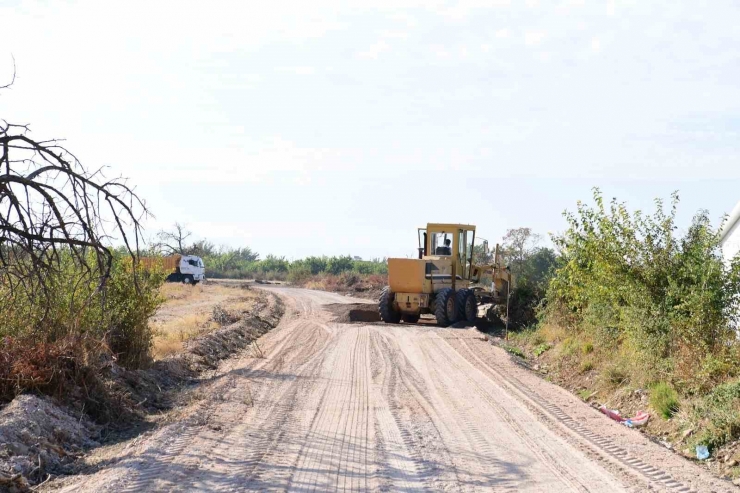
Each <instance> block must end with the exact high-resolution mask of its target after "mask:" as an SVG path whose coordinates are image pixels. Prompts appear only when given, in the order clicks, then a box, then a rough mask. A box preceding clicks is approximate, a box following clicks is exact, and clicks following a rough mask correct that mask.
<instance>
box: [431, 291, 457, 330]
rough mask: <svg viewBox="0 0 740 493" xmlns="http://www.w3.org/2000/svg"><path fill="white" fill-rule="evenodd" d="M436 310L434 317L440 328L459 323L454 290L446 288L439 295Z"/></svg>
mask: <svg viewBox="0 0 740 493" xmlns="http://www.w3.org/2000/svg"><path fill="white" fill-rule="evenodd" d="M435 303H436V308H435V309H434V316H435V317H437V324H439V326H440V327H447V326H449V325H451V324H454V323H455V322H456V321H457V310H456V309H455V291H453V290H452V288H444V289H442V290H441V291H440V292H439V293H437V300H436V301H435Z"/></svg>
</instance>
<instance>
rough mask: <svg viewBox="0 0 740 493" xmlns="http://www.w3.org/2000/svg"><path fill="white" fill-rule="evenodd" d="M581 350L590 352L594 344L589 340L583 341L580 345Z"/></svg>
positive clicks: (586, 352) (592, 350) (584, 352)
mask: <svg viewBox="0 0 740 493" xmlns="http://www.w3.org/2000/svg"><path fill="white" fill-rule="evenodd" d="M581 352H582V353H583V354H591V353H593V352H594V345H593V344H591V343H590V342H584V343H583V346H581Z"/></svg>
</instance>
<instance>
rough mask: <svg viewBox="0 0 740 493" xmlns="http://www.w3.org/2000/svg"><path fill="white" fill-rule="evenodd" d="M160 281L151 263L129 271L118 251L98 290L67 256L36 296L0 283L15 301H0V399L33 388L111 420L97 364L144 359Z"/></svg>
mask: <svg viewBox="0 0 740 493" xmlns="http://www.w3.org/2000/svg"><path fill="white" fill-rule="evenodd" d="M163 281H164V273H163V272H161V271H158V270H156V269H154V270H152V271H147V272H143V271H142V272H138V273H137V275H136V276H134V270H133V264H132V262H131V259H130V258H129V257H126V256H122V255H120V254H117V255H115V256H114V260H113V265H112V269H111V272H110V277H109V278H108V280H107V282H106V283H105V288H104V289H103V290H100V289H99V284H98V282H97V280H96V279H95V278H94V277H90V276H87V275H85V272H84V267H83V266H81V265H80V264H79V263H78V262H76V261H75V259H74V258H73V257H72V256H66V257H65V258H64V259H63V260H62V262H61V264H60V269H59V270H57V271H54V272H51V273H49V275H48V276H47V278H46V286H47V289H48V292H47V293H46V294H41V293H39V294H38V298H35V297H33V296H31V297H27V296H17V297H15V298H13V293H12V292H10V291H7V290H5V289H6V288H3V287H0V297H3V298H5V299H11V300H13V301H12V302H10V303H4V304H2V305H0V402H3V401H9V400H11V399H12V398H13V397H15V395H17V394H19V393H21V392H25V391H34V392H40V393H45V394H51V395H55V396H58V397H64V398H66V399H70V400H76V402H78V403H84V405H85V409H86V412H88V413H90V414H92V415H93V416H94V417H97V418H101V419H110V415H109V414H108V413H110V412H111V407H110V406H108V405H107V404H106V403H105V402H104V401H105V400H106V399H107V398H108V397H106V396H107V391H106V389H105V388H103V387H102V384H101V382H100V380H99V378H98V373H99V366H100V365H101V364H102V363H103V362H104V361H105V360H106V359H110V358H111V357H113V358H115V359H116V360H117V361H118V363H119V364H121V365H123V366H125V367H127V368H139V367H142V366H144V365H146V364H147V363H148V362H149V361H150V348H151V344H152V330H151V328H150V327H149V324H148V319H149V317H151V315H153V314H154V312H155V311H156V309H157V308H158V307H159V306H160V304H161V303H162V301H163V300H162V298H161V297H160V295H159V287H160V285H161V284H162V282H163Z"/></svg>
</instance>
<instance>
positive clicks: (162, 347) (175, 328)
mask: <svg viewBox="0 0 740 493" xmlns="http://www.w3.org/2000/svg"><path fill="white" fill-rule="evenodd" d="M216 328H218V324H216V323H215V322H213V321H212V320H211V315H210V314H209V313H190V314H187V315H183V316H182V317H180V318H176V319H174V320H170V321H167V322H164V323H159V324H153V329H154V334H155V335H154V348H153V349H152V355H153V356H154V359H162V358H164V357H165V356H169V355H171V354H174V353H176V352H179V351H182V348H183V342H185V341H187V340H188V339H191V338H193V337H197V336H199V335H201V334H205V333H207V332H210V331H211V330H213V329H216Z"/></svg>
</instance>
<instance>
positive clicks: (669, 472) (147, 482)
mask: <svg viewBox="0 0 740 493" xmlns="http://www.w3.org/2000/svg"><path fill="white" fill-rule="evenodd" d="M265 289H266V290H269V291H270V292H274V293H278V294H279V295H280V296H281V297H282V298H283V299H284V301H285V306H286V313H285V316H284V317H283V319H282V321H281V323H280V324H279V325H278V327H276V328H275V329H274V330H271V331H269V332H268V333H266V334H265V335H263V336H262V337H261V338H260V339H259V345H260V347H261V348H262V352H261V353H260V354H256V353H255V352H252V351H241V352H239V353H237V356H236V357H234V358H229V359H228V360H225V361H224V362H223V363H222V364H221V365H220V366H219V368H218V369H217V370H215V371H214V372H213V373H212V376H211V378H210V379H208V380H207V381H203V382H202V384H201V385H199V386H198V388H197V392H198V394H199V397H198V398H196V399H194V401H193V404H192V406H190V407H189V408H188V412H184V413H182V414H181V415H180V416H179V417H177V419H172V420H171V421H170V422H169V423H168V424H167V425H165V426H162V427H160V428H158V429H157V430H155V431H153V432H152V433H150V434H146V435H145V436H141V437H139V438H137V439H136V440H134V441H131V442H129V443H125V444H123V443H122V444H120V445H119V447H118V448H117V449H110V450H109V451H108V453H107V455H106V456H105V458H104V460H102V459H101V460H100V467H99V468H98V469H97V471H91V472H90V474H86V475H84V476H80V477H77V478H70V479H69V480H68V481H64V482H55V483H54V484H49V485H46V486H45V490H46V491H51V490H54V491H63V492H98V491H116V492H118V491H121V492H134V491H168V492H175V491H216V492H220V491H222V492H226V491H265V490H269V491H285V490H288V491H336V490H339V489H341V490H343V491H465V492H468V491H526V492H541V491H548V492H551V493H560V492H569V491H576V492H589V491H590V492H601V491H604V492H607V491H608V492H620V491H622V492H627V491H628V492H643V491H665V492H678V491H701V492H704V491H715V492H718V493H719V492H730V491H738V489H737V488H735V487H734V486H733V485H732V483H729V482H726V481H722V480H720V479H718V478H716V477H715V476H713V475H711V474H709V473H708V472H707V471H705V470H703V469H702V468H700V467H697V466H696V465H695V464H692V463H690V462H689V461H686V460H685V459H683V458H681V457H679V456H677V455H675V454H673V453H672V452H670V451H669V450H667V449H666V448H665V447H662V446H660V445H658V444H656V443H653V442H652V441H650V440H648V439H647V438H646V437H644V436H643V435H641V434H640V433H637V432H636V431H635V430H630V429H628V428H626V427H625V426H622V425H619V424H617V423H615V422H613V421H611V420H609V419H608V418H607V417H606V416H604V415H602V414H600V413H598V412H597V411H596V410H594V409H592V408H591V407H590V406H588V405H587V404H585V403H584V402H582V401H581V400H579V399H577V398H576V397H575V396H573V395H572V394H570V393H569V392H567V391H565V390H564V389H562V388H560V387H558V386H555V385H553V384H551V383H549V382H546V381H545V380H543V379H541V378H539V377H538V376H537V375H536V374H534V373H532V372H531V371H529V370H528V369H526V368H523V367H522V366H520V365H519V364H518V363H517V362H516V361H515V360H514V359H512V358H511V357H510V355H509V354H508V353H506V352H505V351H504V350H502V349H501V348H498V347H495V346H493V345H491V344H490V343H489V342H488V341H487V340H486V339H487V338H489V337H488V336H486V335H484V334H482V333H481V332H479V331H478V330H477V329H475V328H466V329H462V328H457V329H453V328H446V329H443V328H439V327H436V326H432V325H425V324H419V325H415V324H398V325H386V324H377V323H341V322H335V321H334V317H335V316H336V314H335V313H333V312H332V311H331V310H335V308H330V307H331V305H333V304H336V303H343V304H349V305H351V304H353V303H354V302H355V300H352V299H349V298H344V297H341V296H338V295H336V294H334V293H327V292H321V291H312V290H303V289H292V288H283V287H272V286H270V287H266V288H265ZM327 307H329V308H327ZM351 309H352V308H348V310H351ZM346 313H347V316H349V311H347V312H346Z"/></svg>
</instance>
